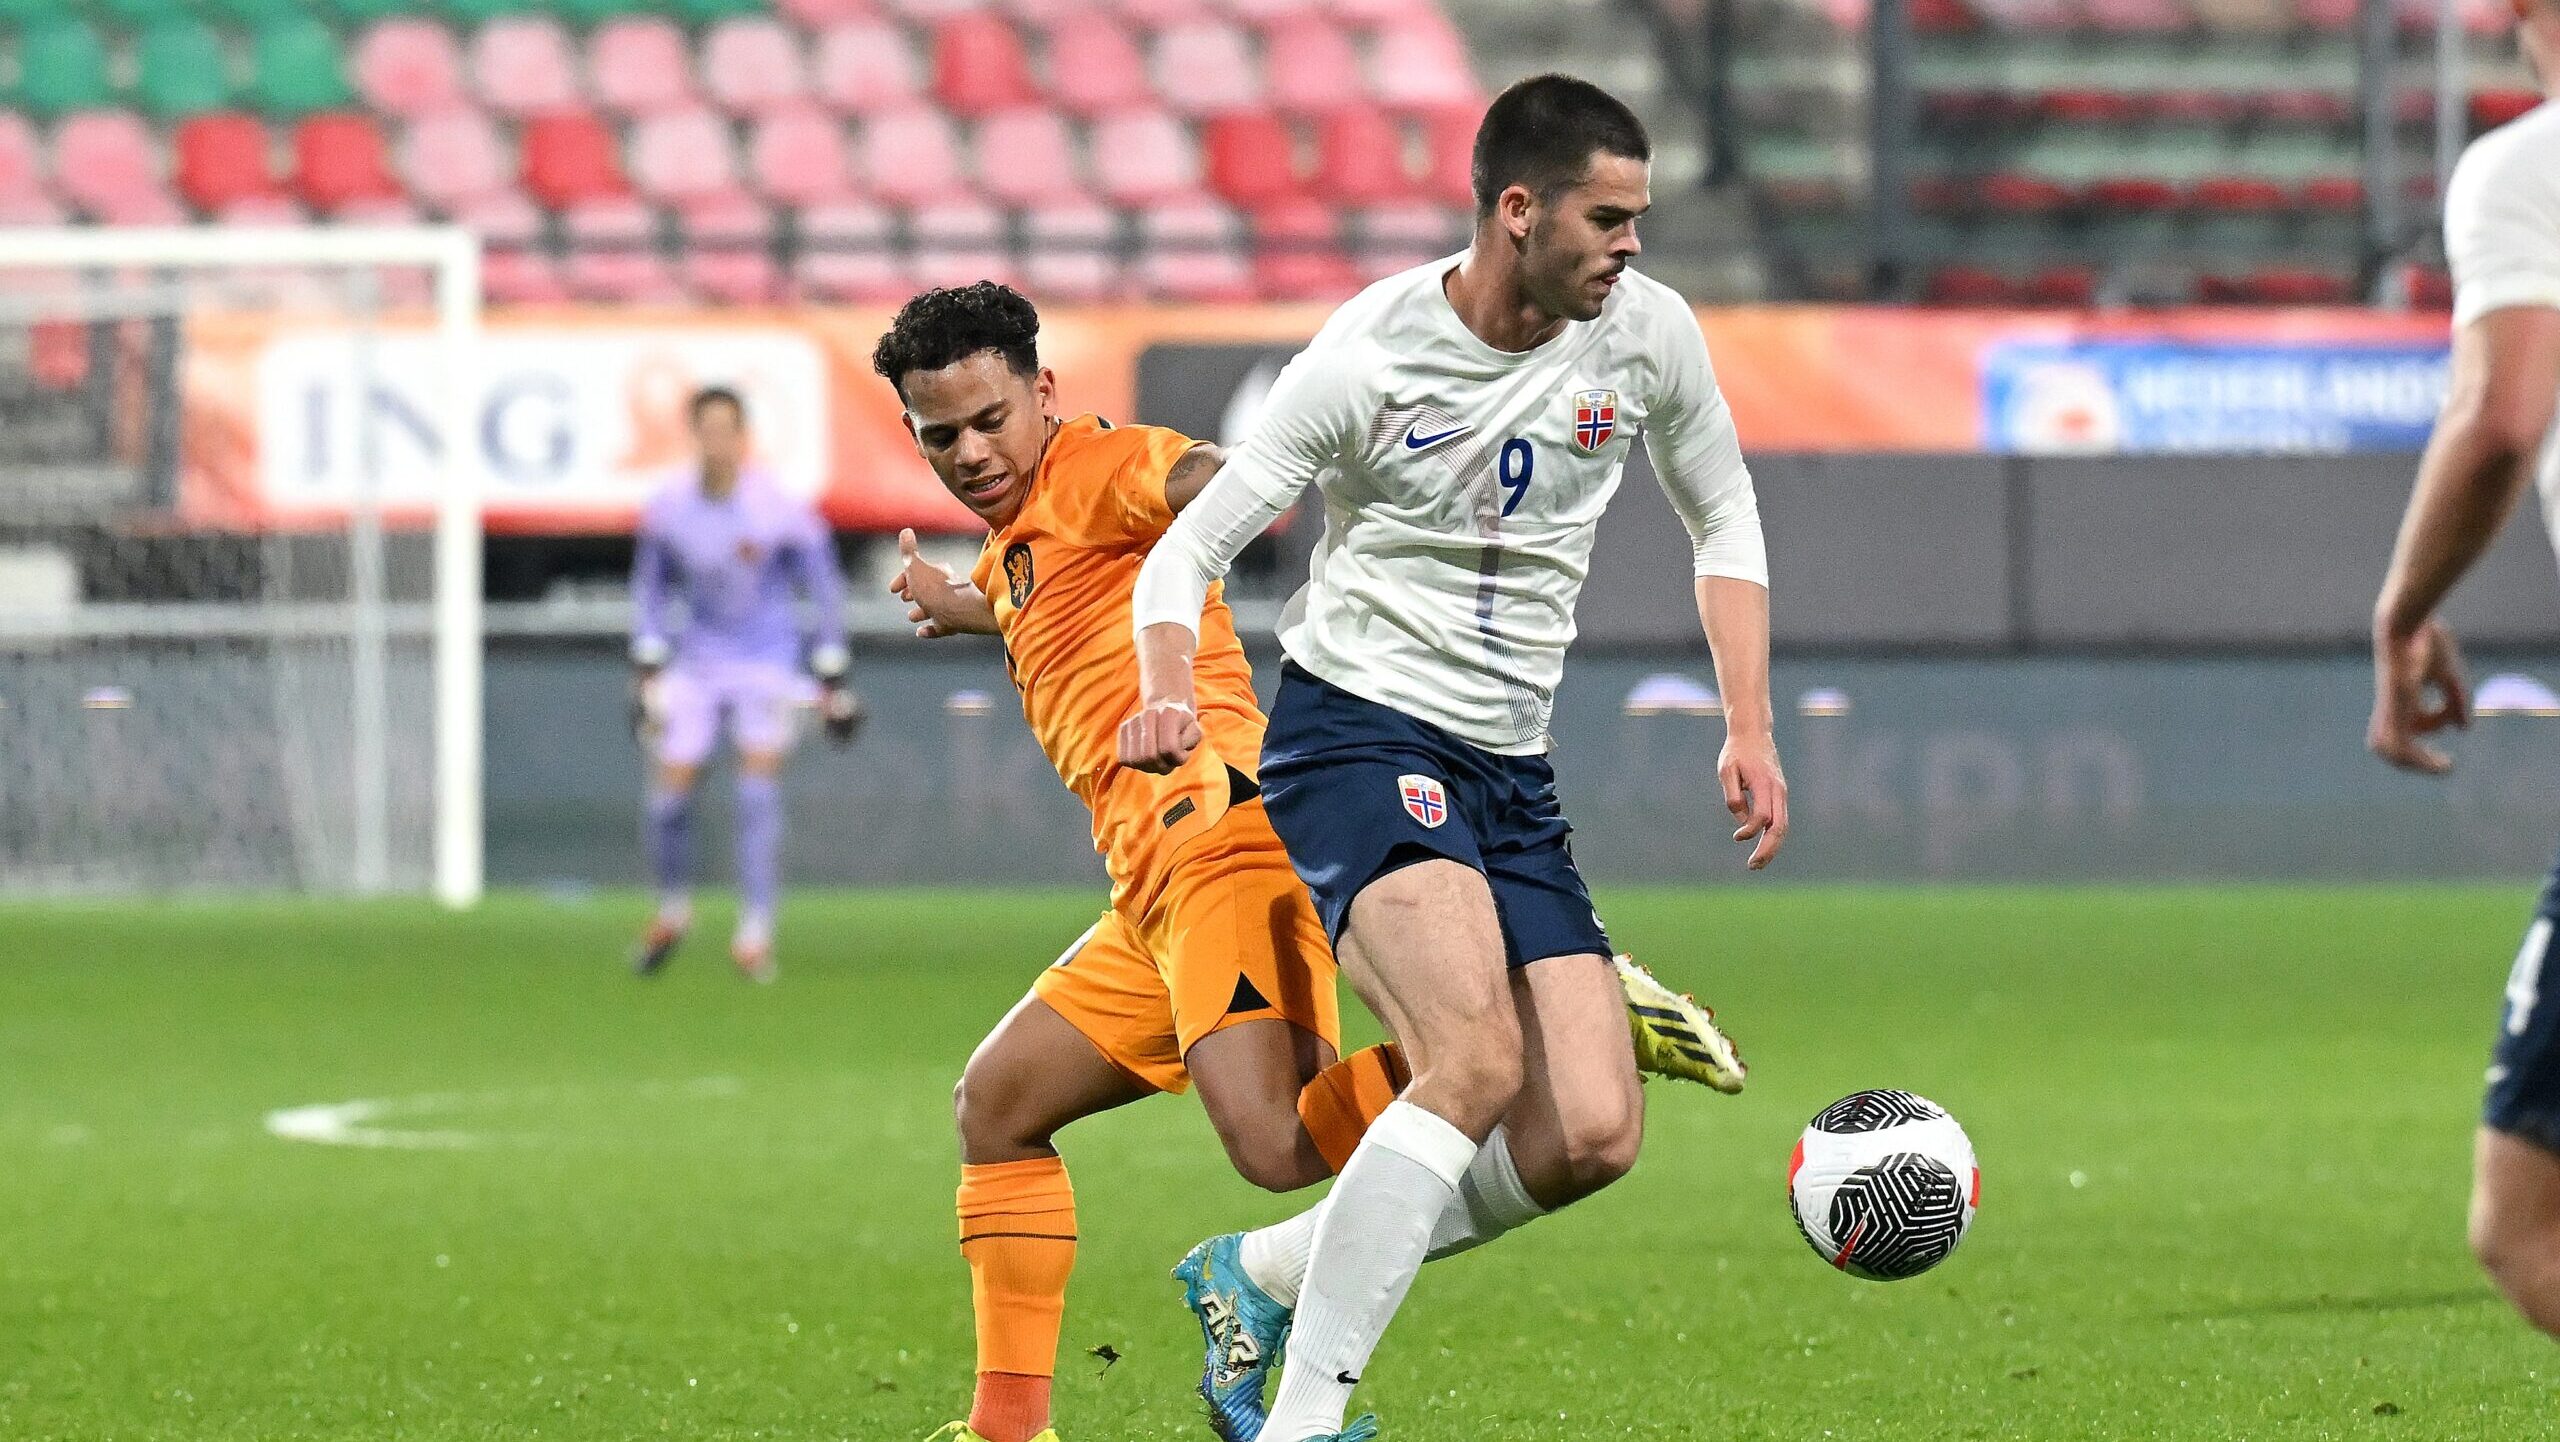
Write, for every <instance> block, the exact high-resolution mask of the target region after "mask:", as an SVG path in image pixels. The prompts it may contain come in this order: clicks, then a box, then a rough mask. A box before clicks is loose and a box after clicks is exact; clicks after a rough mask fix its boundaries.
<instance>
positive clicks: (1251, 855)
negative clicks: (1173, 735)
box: [1031, 800, 1342, 1092]
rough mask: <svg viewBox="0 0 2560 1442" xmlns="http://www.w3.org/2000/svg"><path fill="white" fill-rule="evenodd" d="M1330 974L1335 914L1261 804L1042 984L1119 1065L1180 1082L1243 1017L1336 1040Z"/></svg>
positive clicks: (1151, 1080) (1246, 809) (1140, 1075)
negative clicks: (1329, 914)
mask: <svg viewBox="0 0 2560 1442" xmlns="http://www.w3.org/2000/svg"><path fill="white" fill-rule="evenodd" d="M1333 977H1334V965H1333V951H1332V948H1331V947H1329V946H1327V945H1326V943H1325V935H1324V923H1323V922H1321V921H1319V920H1317V919H1316V909H1315V903H1314V902H1312V901H1310V900H1309V899H1308V897H1307V888H1306V886H1305V885H1304V884H1303V883H1301V882H1300V881H1299V880H1298V873H1297V872H1295V871H1293V870H1291V869H1290V866H1289V853H1288V852H1287V851H1285V850H1283V849H1282V848H1281V845H1280V838H1279V836H1278V835H1277V834H1276V833H1274V832H1273V831H1272V829H1271V823H1270V822H1269V821H1268V820H1267V819H1265V818H1264V816H1263V814H1262V803H1261V802H1260V801H1259V800H1254V801H1249V802H1247V803H1245V804H1244V805H1241V806H1238V807H1236V808H1235V809H1233V810H1232V811H1229V812H1228V813H1227V815H1226V816H1225V817H1224V818H1223V819H1221V820H1220V821H1219V823H1218V824H1217V826H1216V827H1214V828H1213V829H1211V830H1210V831H1208V832H1207V833H1205V834H1203V835H1202V836H1201V837H1200V838H1199V839H1198V840H1196V841H1194V842H1192V843H1191V845H1190V846H1189V847H1188V848H1186V850H1185V852H1184V854H1183V855H1182V856H1181V857H1179V858H1178V859H1176V860H1175V862H1174V863H1173V868H1172V872H1171V874H1170V875H1169V876H1167V877H1166V878H1165V883H1164V889H1163V890H1162V891H1161V892H1159V893H1158V894H1157V896H1156V898H1155V903H1154V904H1153V905H1152V906H1150V907H1149V908H1148V909H1147V912H1146V915H1145V916H1144V917H1143V918H1141V919H1139V920H1136V921H1132V920H1131V919H1130V918H1129V917H1127V916H1125V915H1123V914H1122V913H1121V912H1120V911H1118V910H1116V909H1115V910H1112V911H1108V912H1105V913H1103V917H1102V920H1100V921H1098V922H1096V923H1094V926H1093V929H1092V930H1090V931H1088V932H1086V933H1085V934H1084V935H1083V936H1082V937H1080V938H1078V940H1077V941H1076V944H1075V945H1073V946H1071V947H1069V948H1067V954H1066V955H1064V956H1062V957H1059V958H1058V960H1057V963H1056V964H1055V965H1053V966H1051V967H1050V968H1049V969H1048V970H1047V971H1044V972H1042V973H1041V974H1040V979H1039V980H1038V981H1036V982H1034V983H1032V987H1031V993H1032V995H1034V996H1037V997H1039V998H1040V999H1041V1000H1042V1001H1044V1002H1047V1003H1048V1004H1049V1006H1050V1007H1051V1008H1052V1009H1053V1010H1055V1011H1056V1012H1057V1013H1058V1014H1059V1015H1060V1016H1063V1017H1065V1018H1066V1019H1067V1020H1068V1022H1069V1023H1071V1024H1072V1025H1073V1026H1074V1027H1075V1029H1076V1030H1078V1031H1080V1032H1083V1033H1084V1034H1085V1036H1086V1037H1087V1038H1089V1039H1090V1040H1091V1041H1092V1042H1093V1044H1094V1045H1095V1046H1096V1047H1099V1048H1101V1050H1102V1054H1103V1055H1104V1056H1105V1057H1107V1058H1109V1059H1110V1061H1111V1064H1112V1065H1114V1066H1116V1067H1119V1068H1120V1069H1121V1070H1122V1071H1125V1072H1127V1073H1129V1074H1130V1075H1131V1076H1133V1077H1136V1078H1137V1079H1138V1080H1140V1081H1142V1082H1144V1083H1146V1084H1147V1085H1149V1086H1152V1087H1154V1088H1156V1089H1157V1090H1159V1091H1168V1092H1179V1091H1183V1090H1186V1089H1188V1088H1189V1087H1190V1085H1191V1074H1190V1072H1189V1071H1188V1070H1186V1069H1185V1068H1184V1066H1183V1064H1182V1058H1183V1056H1184V1054H1185V1053H1187V1052H1189V1051H1190V1050H1191V1048H1192V1046H1193V1045H1194V1044H1195V1043H1197V1042H1198V1041H1199V1040H1200V1039H1201V1038H1202V1037H1204V1036H1208V1035H1210V1034H1212V1033H1214V1032H1219V1031H1223V1030H1225V1029H1226V1028H1228V1027H1231V1026H1234V1025H1236V1024H1237V1023H1238V1022H1247V1021H1262V1020H1267V1019H1271V1018H1277V1019H1279V1020H1282V1021H1286V1022H1290V1023H1292V1024H1294V1025H1296V1026H1298V1027H1300V1028H1302V1029H1304V1030H1306V1031H1308V1032H1311V1033H1313V1034H1314V1035H1316V1036H1319V1037H1321V1038H1323V1039H1324V1041H1325V1043H1326V1044H1327V1045H1330V1046H1335V1047H1339V1046H1340V1045H1341V1041H1342V1015H1341V1011H1340V1007H1339V1004H1338V1003H1337V1001H1336V999H1335V997H1334V983H1333Z"/></svg>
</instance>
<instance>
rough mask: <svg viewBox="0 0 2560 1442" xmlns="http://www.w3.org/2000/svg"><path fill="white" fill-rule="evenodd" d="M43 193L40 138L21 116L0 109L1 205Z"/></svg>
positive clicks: (41, 141)
mask: <svg viewBox="0 0 2560 1442" xmlns="http://www.w3.org/2000/svg"><path fill="white" fill-rule="evenodd" d="M44 193H45V189H44V140H43V138H42V137H40V136H38V135H37V134H36V128H35V126H34V125H33V124H32V123H30V122H29V121H28V119H27V117H25V116H24V115H21V114H19V113H18V112H17V111H14V110H0V203H8V202H14V201H20V200H25V199H27V198H29V197H31V196H41V195H43V194H44Z"/></svg>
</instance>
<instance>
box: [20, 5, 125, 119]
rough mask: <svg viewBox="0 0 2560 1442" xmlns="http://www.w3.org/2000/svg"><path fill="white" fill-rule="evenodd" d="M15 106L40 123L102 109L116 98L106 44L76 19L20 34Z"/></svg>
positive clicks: (53, 23)
mask: <svg viewBox="0 0 2560 1442" xmlns="http://www.w3.org/2000/svg"><path fill="white" fill-rule="evenodd" d="M14 93H15V96H16V100H17V103H18V104H19V105H21V106H23V107H25V108H26V110H27V111H28V112H29V113H30V114H33V115H35V116H36V117H38V118H40V119H50V118H51V117H53V116H57V115H67V114H69V113H71V112H72V111H75V110H88V109H93V108H95V107H97V106H100V105H104V104H106V103H107V101H108V99H109V98H110V97H112V96H113V95H114V94H115V85H114V84H113V82H111V81H110V80H109V79H108V78H107V47H106V42H104V41H103V40H101V39H99V37H98V32H97V31H96V30H94V29H92V28H90V27H89V26H88V25H86V24H83V23H82V22H80V21H78V20H69V19H63V20H52V21H46V22H42V23H39V24H37V25H34V26H31V27H29V28H28V29H26V30H23V31H21V32H19V35H18V83H17V86H16V89H15V92H14Z"/></svg>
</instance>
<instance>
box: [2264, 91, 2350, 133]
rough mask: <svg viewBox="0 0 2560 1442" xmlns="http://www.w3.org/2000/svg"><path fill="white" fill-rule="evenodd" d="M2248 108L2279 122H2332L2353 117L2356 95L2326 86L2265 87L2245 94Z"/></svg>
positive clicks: (2305, 123)
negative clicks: (2311, 87) (2305, 88)
mask: <svg viewBox="0 0 2560 1442" xmlns="http://www.w3.org/2000/svg"><path fill="white" fill-rule="evenodd" d="M2247 108H2248V110H2249V111H2251V112H2254V113H2255V114H2256V115H2257V116H2258V117H2260V118H2262V119H2265V120H2268V121H2272V122H2275V123H2277V124H2282V125H2308V126H2335V125H2345V124H2347V123H2348V122H2350V121H2352V120H2354V119H2355V113H2356V110H2355V99H2354V97H2352V96H2349V95H2343V94H2340V93H2337V92H2335V91H2329V90H2267V91H2261V92H2259V93H2257V94H2254V95H2251V96H2249V97H2248V106H2247Z"/></svg>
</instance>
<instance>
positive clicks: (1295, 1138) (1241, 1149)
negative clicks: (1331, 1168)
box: [1218, 1116, 1325, 1192]
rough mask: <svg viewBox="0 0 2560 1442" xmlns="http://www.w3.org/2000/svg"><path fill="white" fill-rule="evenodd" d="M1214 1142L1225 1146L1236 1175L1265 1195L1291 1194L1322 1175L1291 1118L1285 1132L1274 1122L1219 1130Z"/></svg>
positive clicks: (1319, 1164)
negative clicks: (1264, 1192) (1223, 1143)
mask: <svg viewBox="0 0 2560 1442" xmlns="http://www.w3.org/2000/svg"><path fill="white" fill-rule="evenodd" d="M1218 1139H1219V1140H1220V1141H1223V1142H1225V1143H1226V1147H1227V1160H1228V1161H1229V1162H1232V1163H1234V1165H1235V1169H1236V1175H1237V1176H1240V1177H1242V1178H1244V1179H1245V1180H1246V1181H1248V1182H1250V1183H1252V1184H1253V1185H1255V1186H1257V1187H1260V1188H1261V1189H1262V1190H1264V1191H1266V1192H1294V1191H1296V1190H1298V1189H1299V1188H1300V1187H1305V1186H1311V1185H1313V1184H1314V1183H1316V1182H1317V1181H1319V1180H1321V1179H1322V1178H1323V1177H1324V1175H1325V1168H1324V1165H1323V1159H1322V1158H1320V1157H1313V1156H1312V1154H1313V1152H1314V1148H1313V1147H1312V1146H1308V1145H1305V1144H1304V1142H1303V1133H1301V1132H1300V1130H1299V1129H1298V1125H1297V1118H1296V1117H1295V1116H1292V1117H1290V1118H1289V1119H1288V1126H1287V1127H1286V1128H1285V1129H1284V1128H1283V1127H1281V1126H1280V1125H1279V1124H1278V1123H1277V1122H1276V1121H1274V1122H1256V1123H1252V1124H1248V1125H1244V1126H1240V1127H1221V1128H1220V1129H1219V1132H1218ZM1311 1158H1312V1160H1311Z"/></svg>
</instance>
